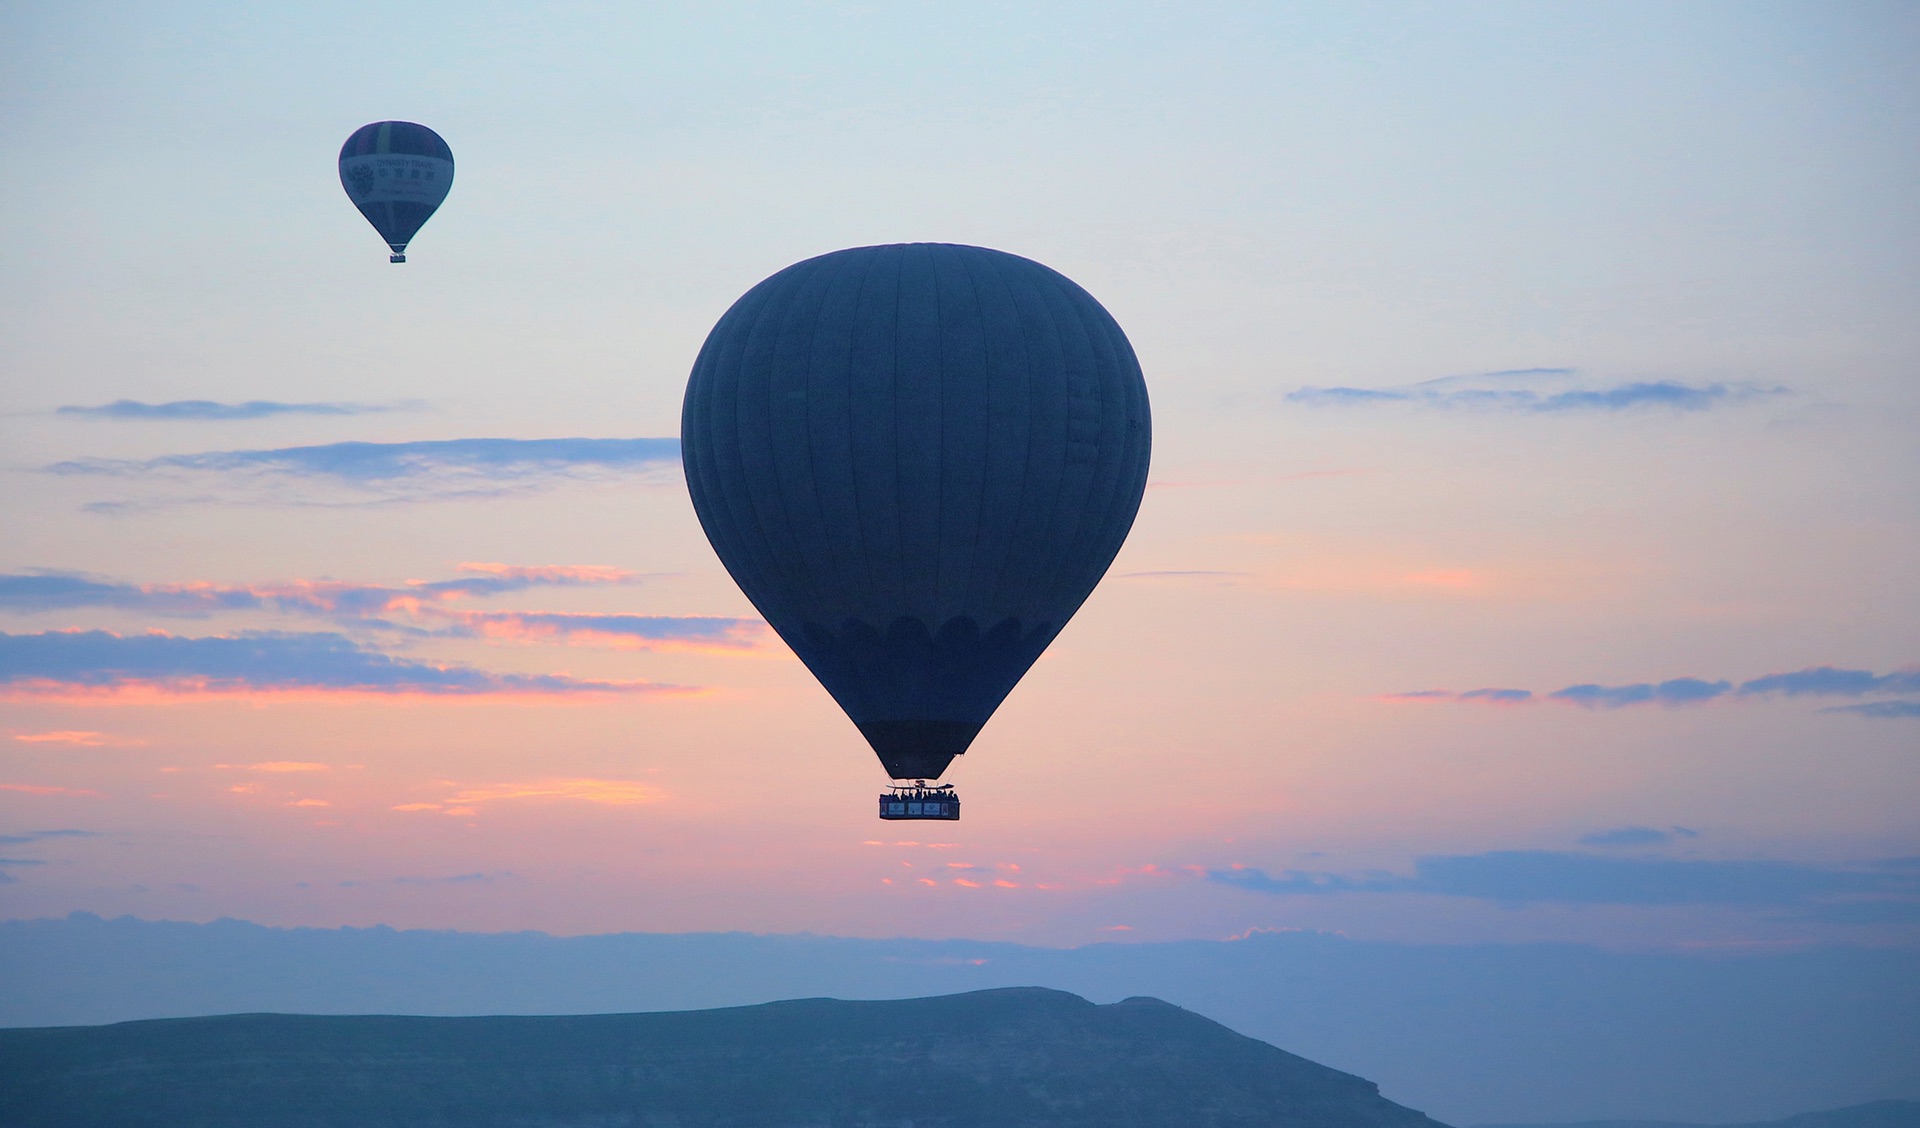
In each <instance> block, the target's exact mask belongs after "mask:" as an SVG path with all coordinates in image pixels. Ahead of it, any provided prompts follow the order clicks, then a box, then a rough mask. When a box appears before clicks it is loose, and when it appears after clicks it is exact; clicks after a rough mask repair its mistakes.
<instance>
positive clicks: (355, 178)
mask: <svg viewBox="0 0 1920 1128" xmlns="http://www.w3.org/2000/svg"><path fill="white" fill-rule="evenodd" d="M340 186H341V187H342V188H345V189H346V190H347V198H348V199H350V200H352V201H353V206H354V207H356V208H359V209H360V214H361V215H364V216H366V217H367V222H368V223H371V224H373V229H374V230H375V231H378V232H379V233H380V237H381V238H382V239H385V240H386V241H387V246H388V247H390V248H392V249H393V255H392V257H390V258H388V259H387V261H388V262H405V261H407V244H408V243H409V242H411V241H412V240H413V237H414V235H415V234H416V233H418V232H419V230H420V226H421V225H422V224H424V223H426V222H427V219H428V217H430V216H432V215H433V213H434V210H435V209H436V208H438V207H439V206H440V201H442V200H444V199H446V198H447V189H449V188H451V187H453V150H452V149H449V148H447V143H446V142H445V141H442V140H441V139H440V135H439V134H438V133H435V132H434V131H433V130H431V129H428V128H427V127H426V126H424V125H415V124H414V123H413V122H410V121H376V122H374V123H373V124H372V125H363V126H361V127H360V128H359V129H356V130H354V131H353V136H351V137H349V138H347V143H346V144H345V145H342V146H340Z"/></svg>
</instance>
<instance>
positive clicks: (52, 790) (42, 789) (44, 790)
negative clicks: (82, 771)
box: [0, 783, 100, 795]
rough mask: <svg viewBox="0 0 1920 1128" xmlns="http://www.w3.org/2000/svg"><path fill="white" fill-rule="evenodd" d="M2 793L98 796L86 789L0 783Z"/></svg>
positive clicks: (96, 792) (95, 792) (96, 793)
mask: <svg viewBox="0 0 1920 1128" xmlns="http://www.w3.org/2000/svg"><path fill="white" fill-rule="evenodd" d="M0 791H17V792H20V793H21V794H23V795H98V794H100V793H99V792H98V791H88V790H87V789H86V788H84V787H46V786H43V785H41V784H37V783H0Z"/></svg>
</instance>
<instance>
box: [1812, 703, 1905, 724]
mask: <svg viewBox="0 0 1920 1128" xmlns="http://www.w3.org/2000/svg"><path fill="white" fill-rule="evenodd" d="M1820 711H1821V712H1822V713H1858V714H1859V715H1860V716H1862V717H1873V718H1876V719H1878V720H1883V721H1886V720H1901V719H1906V718H1910V717H1912V718H1920V701H1869V702H1867V703H1866V704H1864V705H1834V706H1831V707H1829V708H1826V709H1822V710H1820Z"/></svg>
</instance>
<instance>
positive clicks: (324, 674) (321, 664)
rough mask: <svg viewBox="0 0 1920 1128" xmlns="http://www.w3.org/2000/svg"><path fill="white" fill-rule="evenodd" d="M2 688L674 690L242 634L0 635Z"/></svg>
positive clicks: (342, 643) (343, 643)
mask: <svg viewBox="0 0 1920 1128" xmlns="http://www.w3.org/2000/svg"><path fill="white" fill-rule="evenodd" d="M0 686H12V687H15V689H16V691H25V692H29V693H32V692H40V691H55V692H57V691H59V690H62V689H88V690H116V689H125V688H136V687H145V688H151V689H155V690H159V691H161V692H189V693H190V692H216V693H231V692H287V691H296V690H314V691H322V692H325V691H333V692H361V693H388V694H409V693H421V694H432V695H436V696H484V695H496V694H569V693H606V692H637V691H644V690H656V689H672V688H674V687H671V686H655V685H651V684H648V683H642V682H593V681H582V680H580V679H577V678H572V677H569V676H567V675H564V674H495V673H490V672H488V671H485V670H479V669H475V668H473V667H471V666H459V665H449V666H436V665H431V664H429V663H425V662H415V661H410V660H407V659H402V658H394V657H391V656H389V655H386V654H382V653H379V652H378V651H374V650H371V649H369V648H367V647H363V646H360V645H358V644H356V643H354V642H352V641H351V640H349V639H347V638H346V637H344V636H342V635H338V634H331V633H306V634H294V633H283V632H266V631H260V632H248V633H244V634H239V635H232V636H212V637H203V638H189V637H185V636H181V635H169V634H161V633H158V632H154V633H149V634H143V635H116V634H111V633H109V632H107V631H46V632H43V633H40V634H28V635H16V634H7V633H4V632H0Z"/></svg>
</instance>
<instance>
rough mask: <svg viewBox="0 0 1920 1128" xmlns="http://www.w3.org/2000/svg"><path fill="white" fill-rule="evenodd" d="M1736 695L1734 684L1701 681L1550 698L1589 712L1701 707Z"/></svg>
mask: <svg viewBox="0 0 1920 1128" xmlns="http://www.w3.org/2000/svg"><path fill="white" fill-rule="evenodd" d="M1732 691H1733V683H1732V682H1724V681H1718V682H1709V681H1702V680H1700V679H1699V678H1674V679H1673V680H1671V681H1663V682H1660V683H1658V684H1653V683H1648V682H1641V683H1639V684H1637V685H1570V686H1568V687H1567V688H1565V689H1560V690H1555V691H1554V692H1552V693H1549V694H1547V696H1548V697H1550V698H1552V699H1553V700H1556V701H1570V702H1572V703H1573V704H1575V705H1584V706H1586V707H1587V708H1589V709H1618V708H1620V707H1622V706H1625V705H1647V704H1658V705H1697V704H1699V703H1700V702H1702V701H1711V700H1713V699H1714V698H1716V697H1720V696H1723V695H1725V694H1728V693H1731V692H1732Z"/></svg>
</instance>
